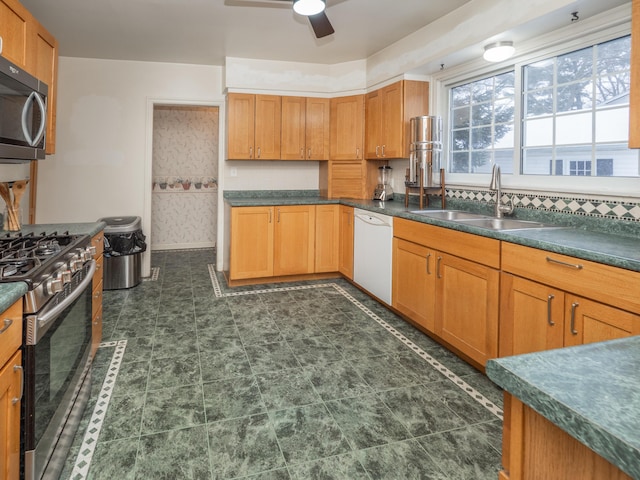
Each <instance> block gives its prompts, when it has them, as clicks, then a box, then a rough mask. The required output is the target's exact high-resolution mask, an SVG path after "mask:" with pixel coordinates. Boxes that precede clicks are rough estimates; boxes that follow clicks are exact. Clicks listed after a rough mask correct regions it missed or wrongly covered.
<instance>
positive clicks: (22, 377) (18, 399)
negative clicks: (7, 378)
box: [11, 365, 24, 405]
mask: <svg viewBox="0 0 640 480" xmlns="http://www.w3.org/2000/svg"><path fill="white" fill-rule="evenodd" d="M18 370H20V395H19V396H18V397H13V398H12V399H11V404H12V405H15V404H16V403H18V402H19V401H20V400H22V395H23V394H24V370H23V369H22V366H21V365H14V366H13V371H14V372H17V371H18Z"/></svg>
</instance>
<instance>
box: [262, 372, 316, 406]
mask: <svg viewBox="0 0 640 480" xmlns="http://www.w3.org/2000/svg"><path fill="white" fill-rule="evenodd" d="M256 380H257V382H258V386H259V387H260V393H261V394H262V399H263V400H264V403H265V405H266V406H267V408H268V409H269V410H280V409H283V408H291V407H297V406H302V405H310V404H313V403H318V402H320V401H321V398H320V396H319V395H318V394H317V393H316V391H315V389H314V388H313V384H312V383H311V382H310V381H309V379H308V378H307V377H306V376H305V374H304V372H303V370H302V369H298V368H293V369H289V370H284V371H282V372H274V373H262V374H258V375H256Z"/></svg>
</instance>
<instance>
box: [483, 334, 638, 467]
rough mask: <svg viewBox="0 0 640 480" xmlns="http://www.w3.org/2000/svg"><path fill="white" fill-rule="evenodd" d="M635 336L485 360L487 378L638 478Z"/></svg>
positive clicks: (636, 338)
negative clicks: (486, 361)
mask: <svg viewBox="0 0 640 480" xmlns="http://www.w3.org/2000/svg"><path fill="white" fill-rule="evenodd" d="M639 371H640V336H635V337H630V338H624V339H620V340H611V341H607V342H599V343H591V344H587V345H581V346H577V347H567V348H561V349H556V350H548V351H545V352H538V353H530V354H526V355H517V356H513V357H505V358H500V359H495V360H489V362H488V363H487V367H486V372H487V375H488V376H489V378H490V379H491V380H493V381H494V382H495V383H497V384H498V385H500V386H501V387H502V388H504V389H505V390H506V391H507V392H509V393H511V394H512V395H513V396H515V397H517V398H519V399H520V400H521V401H522V402H523V403H524V404H526V405H528V406H529V407H531V408H533V409H534V410H535V411H536V412H538V413H539V414H541V415H542V416H544V417H545V418H547V419H548V420H549V421H551V422H553V423H554V424H555V425H557V426H558V427H559V428H561V429H562V430H564V431H565V432H567V433H568V434H569V435H571V436H572V437H574V438H575V439H577V440H578V441H580V442H582V443H583V444H584V445H586V446H587V447H589V448H590V449H591V450H593V451H594V452H596V453H597V454H598V455H600V456H602V457H603V458H605V459H606V460H608V461H609V462H611V463H612V464H613V465H615V466H617V467H618V468H620V469H621V470H623V471H624V472H626V473H627V474H629V475H630V476H631V477H632V478H640V415H638V412H640V376H638V372H639Z"/></svg>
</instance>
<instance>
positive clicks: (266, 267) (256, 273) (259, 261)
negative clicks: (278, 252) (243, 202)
mask: <svg viewBox="0 0 640 480" xmlns="http://www.w3.org/2000/svg"><path fill="white" fill-rule="evenodd" d="M273 216H274V215H273V207H234V208H232V209H231V251H230V267H229V277H230V278H231V280H238V279H243V278H260V277H271V276H273Z"/></svg>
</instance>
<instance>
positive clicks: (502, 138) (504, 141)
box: [493, 123, 514, 150]
mask: <svg viewBox="0 0 640 480" xmlns="http://www.w3.org/2000/svg"><path fill="white" fill-rule="evenodd" d="M513 133H514V132H513V123H505V124H502V125H496V126H495V127H494V139H493V147H494V148H510V149H512V150H513V143H514V136H513Z"/></svg>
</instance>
